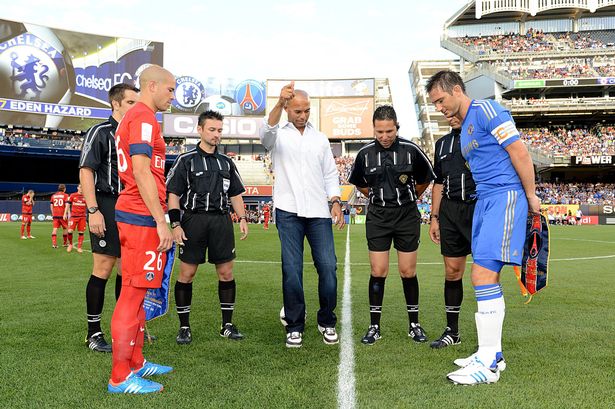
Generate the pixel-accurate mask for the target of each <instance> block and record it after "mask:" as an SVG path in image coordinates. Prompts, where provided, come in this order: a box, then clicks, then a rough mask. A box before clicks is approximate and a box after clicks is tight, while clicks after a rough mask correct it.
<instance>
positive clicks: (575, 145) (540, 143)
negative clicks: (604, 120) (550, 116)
mask: <svg viewBox="0 0 615 409" xmlns="http://www.w3.org/2000/svg"><path fill="white" fill-rule="evenodd" d="M520 132H521V138H522V139H523V141H524V142H525V143H526V145H528V146H530V147H532V148H535V149H538V150H541V151H543V152H545V153H548V154H549V155H554V156H567V155H571V156H579V155H615V127H613V126H601V127H595V128H572V129H567V128H564V127H554V128H551V129H550V128H530V129H520Z"/></svg>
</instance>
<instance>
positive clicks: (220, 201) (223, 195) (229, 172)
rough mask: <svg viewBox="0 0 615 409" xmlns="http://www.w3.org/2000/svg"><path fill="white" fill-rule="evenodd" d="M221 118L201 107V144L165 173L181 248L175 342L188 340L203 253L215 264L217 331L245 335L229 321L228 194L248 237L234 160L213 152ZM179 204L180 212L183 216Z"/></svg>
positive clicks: (231, 253) (231, 240)
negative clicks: (195, 281) (218, 311)
mask: <svg viewBox="0 0 615 409" xmlns="http://www.w3.org/2000/svg"><path fill="white" fill-rule="evenodd" d="M223 119H224V118H223V116H222V115H220V114H219V113H218V112H215V111H205V112H203V113H202V114H201V115H199V119H198V126H197V131H198V133H199V135H200V136H201V142H200V143H199V144H198V145H197V147H196V149H194V150H192V151H190V152H187V153H184V154H181V155H180V156H178V157H177V159H176V160H175V163H174V164H173V167H172V168H171V170H170V171H169V175H168V177H167V191H168V193H169V218H170V219H171V227H172V228H173V237H174V239H175V241H176V242H177V243H178V244H179V245H180V246H181V247H180V250H179V259H180V260H181V266H180V271H179V278H178V279H177V281H176V282H175V302H176V306H177V314H178V315H179V325H180V328H179V333H178V334H177V343H178V344H189V343H190V342H192V332H191V330H190V320H189V316H190V305H191V304H192V280H193V279H194V275H195V274H196V270H197V267H198V265H199V264H203V263H205V253H206V252H207V261H208V262H210V263H212V264H215V265H216V272H217V273H218V280H219V282H218V296H219V298H220V309H221V310H222V328H221V329H220V335H221V336H223V337H226V338H230V339H234V340H239V339H242V338H243V335H242V334H241V333H240V332H239V330H238V329H237V327H235V326H234V325H233V324H232V316H233V309H234V308H235V280H234V279H233V260H234V259H235V236H234V233H233V222H232V221H231V216H230V214H229V211H228V208H229V205H228V201H229V198H230V202H231V205H232V206H233V210H234V211H235V213H237V215H238V216H239V219H240V222H239V226H240V230H241V233H242V236H241V240H243V239H245V238H246V237H247V235H248V223H247V221H246V214H245V209H244V205H243V199H242V197H241V194H242V193H243V192H245V188H244V186H243V183H242V181H241V177H240V176H239V173H238V172H237V168H236V167H235V164H234V163H233V161H232V160H231V159H230V158H229V157H228V156H226V155H223V154H221V153H218V150H217V146H218V144H219V143H220V138H221V135H222V120H223ZM180 208H181V209H182V210H183V211H184V213H183V215H182V216H181V217H180ZM180 218H181V222H180Z"/></svg>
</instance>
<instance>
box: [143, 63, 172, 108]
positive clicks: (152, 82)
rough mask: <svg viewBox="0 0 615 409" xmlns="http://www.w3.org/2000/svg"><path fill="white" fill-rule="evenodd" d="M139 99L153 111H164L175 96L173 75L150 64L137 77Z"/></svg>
mask: <svg viewBox="0 0 615 409" xmlns="http://www.w3.org/2000/svg"><path fill="white" fill-rule="evenodd" d="M139 86H140V87H141V99H140V101H141V102H143V103H144V104H145V105H147V106H149V107H150V108H151V109H152V110H153V111H154V112H156V111H166V110H167V109H169V106H170V105H171V102H172V101H173V99H174V97H175V77H174V76H173V74H171V72H170V71H168V70H166V69H164V68H162V67H161V66H159V65H151V66H149V67H147V68H146V69H144V70H143V72H142V73H141V76H140V77H139Z"/></svg>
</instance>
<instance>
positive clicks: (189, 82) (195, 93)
mask: <svg viewBox="0 0 615 409" xmlns="http://www.w3.org/2000/svg"><path fill="white" fill-rule="evenodd" d="M204 98H205V87H204V86H203V84H202V83H201V82H200V81H199V80H197V79H196V78H193V77H186V76H184V77H178V78H177V80H176V87H175V99H174V100H173V106H174V107H175V108H177V109H179V110H181V111H186V112H188V111H192V112H194V110H195V109H196V107H197V106H198V105H199V104H200V103H201V101H202V100H203V99H204Z"/></svg>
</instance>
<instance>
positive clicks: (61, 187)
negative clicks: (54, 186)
mask: <svg viewBox="0 0 615 409" xmlns="http://www.w3.org/2000/svg"><path fill="white" fill-rule="evenodd" d="M58 190H59V191H60V192H64V191H66V185H65V184H64V183H60V184H59V185H58Z"/></svg>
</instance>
